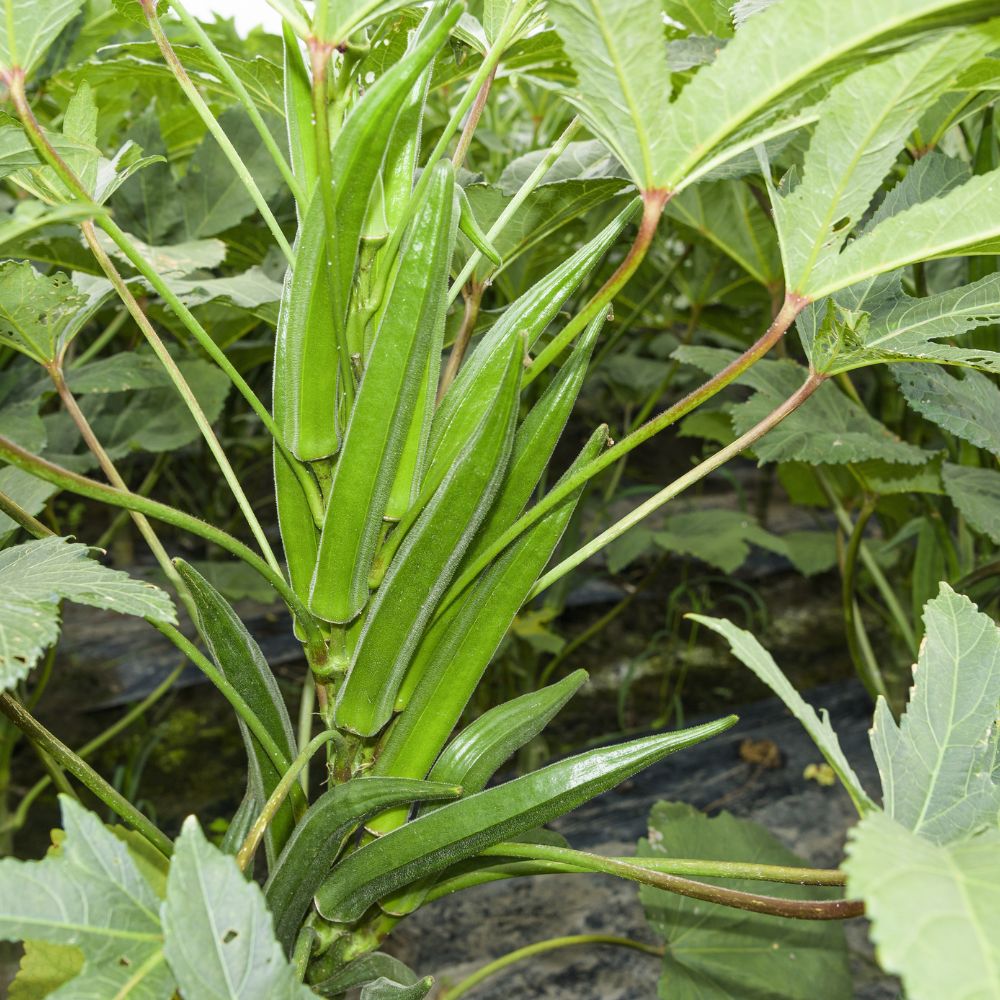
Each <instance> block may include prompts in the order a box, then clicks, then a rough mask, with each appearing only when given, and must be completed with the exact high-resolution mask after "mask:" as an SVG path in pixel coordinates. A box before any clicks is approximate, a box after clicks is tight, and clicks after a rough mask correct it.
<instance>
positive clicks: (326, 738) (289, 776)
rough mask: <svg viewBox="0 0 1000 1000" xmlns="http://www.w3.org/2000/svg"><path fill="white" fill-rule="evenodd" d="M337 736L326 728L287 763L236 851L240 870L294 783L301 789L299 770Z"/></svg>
mask: <svg viewBox="0 0 1000 1000" xmlns="http://www.w3.org/2000/svg"><path fill="white" fill-rule="evenodd" d="M339 738H340V733H338V732H337V730H336V729H328V730H327V731H326V732H323V733H320V734H319V735H318V736H316V737H314V738H313V739H311V740H310V741H309V742H308V743H307V744H306V745H305V747H303V749H302V750H301V751H300V753H299V755H298V756H297V757H296V758H295V760H293V761H292V763H291V764H290V765H289V767H288V770H287V771H285V773H284V774H283V775H282V776H281V780H280V781H279V782H278V784H277V785H275V786H274V791H273V792H271V794H270V796H268V799H267V802H265V803H264V808H263V809H262V810H261V811H260V815H259V816H258V817H257V819H256V820H254V824H253V826H251V827H250V831H249V832H248V833H247V835H246V839H245V840H244V841H243V844H242V845H241V846H240V849H239V851H237V853H236V863H237V864H238V865H239V866H240V871H246V868H247V865H248V864H249V863H250V860H251V859H252V858H253V856H254V854H255V853H256V851H257V848H258V847H259V846H260V842H261V841H262V840H263V839H264V834H265V832H266V831H267V828H268V826H269V825H270V824H271V821H272V820H273V819H274V817H275V815H277V812H278V810H279V809H280V808H281V806H282V805H283V803H284V801H285V799H286V798H288V796H289V794H291V792H292V786H293V785H294V786H295V787H296V788H299V789H300V790H301V786H299V785H298V784H296V779H297V778H298V776H299V772H300V771H302V770H303V769H304V768H305V767H306V766H307V765H308V764H309V761H310V760H312V758H313V754H315V753H316V751H317V750H318V749H319V748H320V747H321V746H323V745H324V744H326V743H329V742H330V741H331V740H336V739H339ZM304 801H305V799H304V796H303V797H302V798H300V802H304Z"/></svg>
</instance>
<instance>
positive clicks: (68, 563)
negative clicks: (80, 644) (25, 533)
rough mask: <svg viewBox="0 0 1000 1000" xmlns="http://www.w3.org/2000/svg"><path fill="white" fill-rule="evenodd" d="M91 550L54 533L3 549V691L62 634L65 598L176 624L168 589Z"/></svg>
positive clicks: (0, 568)
mask: <svg viewBox="0 0 1000 1000" xmlns="http://www.w3.org/2000/svg"><path fill="white" fill-rule="evenodd" d="M89 551H90V550H89V549H88V548H87V546H86V545H81V544H79V543H77V542H71V541H70V540H69V539H67V538H57V537H50V538H42V539H38V540H36V541H31V542H25V543H24V544H23V545H15V546H14V547H12V548H9V549H5V550H3V551H2V552H0V690H4V691H6V690H8V689H9V688H12V687H13V686H14V685H15V684H17V682H18V681H20V680H23V679H24V678H25V677H26V676H27V675H28V672H29V671H30V670H31V669H32V667H34V665H35V663H36V662H37V660H38V658H39V657H40V656H41V654H42V652H43V651H44V650H45V649H46V648H47V647H48V646H50V645H52V643H54V642H55V641H56V639H57V638H58V637H59V602H60V601H61V600H63V599H66V600H71V601H75V602H76V603H77V604H87V605H89V606H90V607H93V608H108V609H110V610H112V611H117V612H119V614H123V615H138V616H140V617H151V618H157V619H160V620H161V621H167V622H174V623H176V621H177V614H176V611H175V610H174V605H173V602H172V601H171V599H170V597H169V596H168V595H167V594H166V593H165V592H164V591H162V590H160V588H159V587H155V586H153V584H151V583H145V582H143V581H140V580H133V579H132V578H131V577H129V576H128V575H126V574H125V573H121V572H119V571H118V570H113V569H108V568H107V567H106V566H102V565H101V564H100V563H99V562H97V561H96V560H94V559H91V558H90V557H89V554H88V553H89Z"/></svg>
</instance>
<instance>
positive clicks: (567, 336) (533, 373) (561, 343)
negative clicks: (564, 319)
mask: <svg viewBox="0 0 1000 1000" xmlns="http://www.w3.org/2000/svg"><path fill="white" fill-rule="evenodd" d="M669 198H670V192H669V191H664V190H661V189H653V190H651V191H643V193H642V219H641V221H640V222H639V231H638V232H637V233H636V236H635V240H634V241H633V243H632V246H631V247H629V251H628V253H627V254H626V255H625V259H624V260H623V261H622V262H621V263H620V264H619V265H618V267H617V268H616V269H615V272H614V274H612V275H611V277H610V278H608V280H607V281H605V282H604V284H603V285H602V286H601V287H600V288H599V289H598V290H597V292H595V293H594V295H593V296H592V297H591V299H590V301H589V302H588V303H587V304H586V305H585V306H584V307H583V309H581V310H580V312H578V313H577V314H576V315H575V316H574V317H573V318H572V319H571V320H570V321H569V322H568V323H567V324H566V325H565V326H564V327H563V328H562V329H561V330H560V331H559V333H558V334H556V336H555V337H553V338H552V340H551V341H549V343H548V344H547V345H546V346H545V348H544V349H543V350H542V351H541V352H540V353H539V355H538V357H537V358H535V360H534V361H533V362H532V364H531V367H530V368H528V370H527V371H526V372H525V373H524V378H522V379H521V385H522V387H526V386H528V385H530V384H531V383H532V382H533V381H534V380H535V379H536V378H538V376H539V375H541V374H542V372H543V371H545V369H546V368H548V366H549V365H550V364H552V362H553V361H555V360H556V358H558V357H559V355H560V354H562V352H563V351H564V350H566V348H567V347H569V345H570V344H572V343H573V341H574V339H575V338H576V337H577V336H578V335H579V334H580V333H581V331H583V330H584V329H586V328H587V326H589V325H590V322H591V320H593V319H594V318H595V317H596V316H597V315H598V313H600V312H601V311H602V310H604V309H607V308H608V306H609V305H610V304H611V300H612V299H614V297H615V296H616V295H617V294H618V293H619V292H620V291H621V290H622V289H623V288H624V287H625V285H627V284H628V282H629V280H630V279H631V277H632V275H633V274H635V272H636V271H637V270H638V269H639V265H640V264H641V263H642V262H643V261H644V260H645V259H646V253H647V251H648V250H649V247H650V245H651V244H652V242H653V237H654V236H655V235H656V228H657V226H658V225H659V223H660V216H661V215H662V214H663V207H664V205H666V203H667V201H668V200H669Z"/></svg>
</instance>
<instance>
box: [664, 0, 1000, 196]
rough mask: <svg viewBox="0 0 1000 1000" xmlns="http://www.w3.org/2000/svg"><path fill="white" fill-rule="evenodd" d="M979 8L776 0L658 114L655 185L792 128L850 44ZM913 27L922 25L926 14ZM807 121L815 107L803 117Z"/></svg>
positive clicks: (680, 179) (853, 53) (681, 179)
mask: <svg viewBox="0 0 1000 1000" xmlns="http://www.w3.org/2000/svg"><path fill="white" fill-rule="evenodd" d="M977 10H984V11H985V10H986V6H985V5H980V4H976V3H975V2H966V3H962V2H955V0H880V2H879V3H878V4H874V5H873V4H872V3H870V2H869V0H839V2H838V3H835V4H829V3H816V2H815V0H781V2H780V3H776V4H774V5H773V6H771V7H768V8H767V9H766V10H763V11H761V12H760V13H759V14H756V15H755V16H753V17H751V18H749V20H747V21H745V23H743V24H742V26H741V27H740V30H738V31H737V32H736V37H735V38H734V39H733V40H732V41H730V42H729V43H728V44H727V45H726V46H725V48H723V49H722V51H721V52H720V53H719V55H718V57H717V58H716V60H715V62H713V63H712V64H711V65H710V66H706V67H704V68H703V69H702V70H700V71H699V72H698V73H696V74H695V77H694V79H693V80H692V81H691V82H690V83H689V84H688V85H687V86H686V87H685V88H684V90H683V91H682V92H681V94H680V95H679V97H678V98H677V100H676V101H675V102H674V103H673V105H671V106H670V107H668V108H666V109H664V111H665V113H664V115H663V116H662V118H661V122H662V125H661V128H662V134H663V139H664V141H663V144H662V147H661V148H662V149H663V150H664V151H665V154H664V156H663V158H662V160H661V162H660V163H659V165H658V166H659V172H658V175H657V181H658V183H660V184H662V185H664V186H666V187H668V188H676V187H678V186H683V185H686V184H688V183H690V182H691V181H692V180H693V179H695V178H697V177H698V176H700V175H701V174H702V173H703V172H706V171H707V170H709V169H711V168H712V167H713V166H715V165H718V164H719V163H722V162H725V160H727V159H730V158H732V157H733V156H735V155H737V154H739V153H741V152H743V151H745V150H748V149H750V148H752V147H753V146H755V145H757V144H758V143H760V142H761V141H763V139H765V138H768V137H770V136H773V135H777V134H780V133H781V132H782V131H788V130H789V129H791V128H796V127H798V126H799V125H800V124H801V123H802V119H800V118H798V117H797V116H796V115H795V112H796V111H797V110H798V109H799V105H800V104H801V100H802V95H803V94H806V93H807V92H808V91H809V90H810V89H811V88H813V87H814V86H815V85H816V84H818V83H821V82H823V81H825V80H828V79H829V78H830V77H831V76H834V75H836V74H837V73H842V72H843V71H844V69H845V68H846V67H847V66H848V65H849V60H850V59H851V58H857V56H858V52H859V50H863V49H865V48H866V47H868V46H871V45H873V44H874V43H877V42H878V41H879V40H882V39H886V38H889V37H892V38H898V37H900V36H903V35H905V34H908V33H911V32H913V31H916V30H920V28H921V24H920V22H921V19H925V18H928V17H932V16H936V18H937V20H938V21H939V22H944V21H947V19H948V18H954V19H955V20H960V19H961V18H962V17H963V16H964V15H966V14H968V12H970V11H977ZM923 27H926V21H925V22H924V25H923ZM807 117H811V119H812V120H815V118H816V114H815V112H814V113H813V114H812V115H811V116H807Z"/></svg>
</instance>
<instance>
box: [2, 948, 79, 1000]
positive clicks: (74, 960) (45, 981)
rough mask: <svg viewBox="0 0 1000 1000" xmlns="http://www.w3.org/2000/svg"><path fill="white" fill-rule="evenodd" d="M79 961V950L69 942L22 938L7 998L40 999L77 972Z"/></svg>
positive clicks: (11, 999) (15, 999) (77, 973)
mask: <svg viewBox="0 0 1000 1000" xmlns="http://www.w3.org/2000/svg"><path fill="white" fill-rule="evenodd" d="M83 962H84V958H83V952H82V951H80V949H79V948H76V947H74V946H73V945H64V944H52V943H50V942H49V941H25V942H24V956H23V957H22V958H21V964H20V965H19V966H18V969H17V975H16V976H15V977H14V981H13V982H12V983H11V984H10V992H9V993H8V995H7V997H8V1000H42V998H43V997H47V996H49V995H50V994H53V993H55V991H56V990H57V989H59V987H60V986H63V985H65V984H66V983H68V982H69V981H70V980H71V979H72V978H73V977H74V976H78V975H79V974H80V973H81V972H82V971H83Z"/></svg>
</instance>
